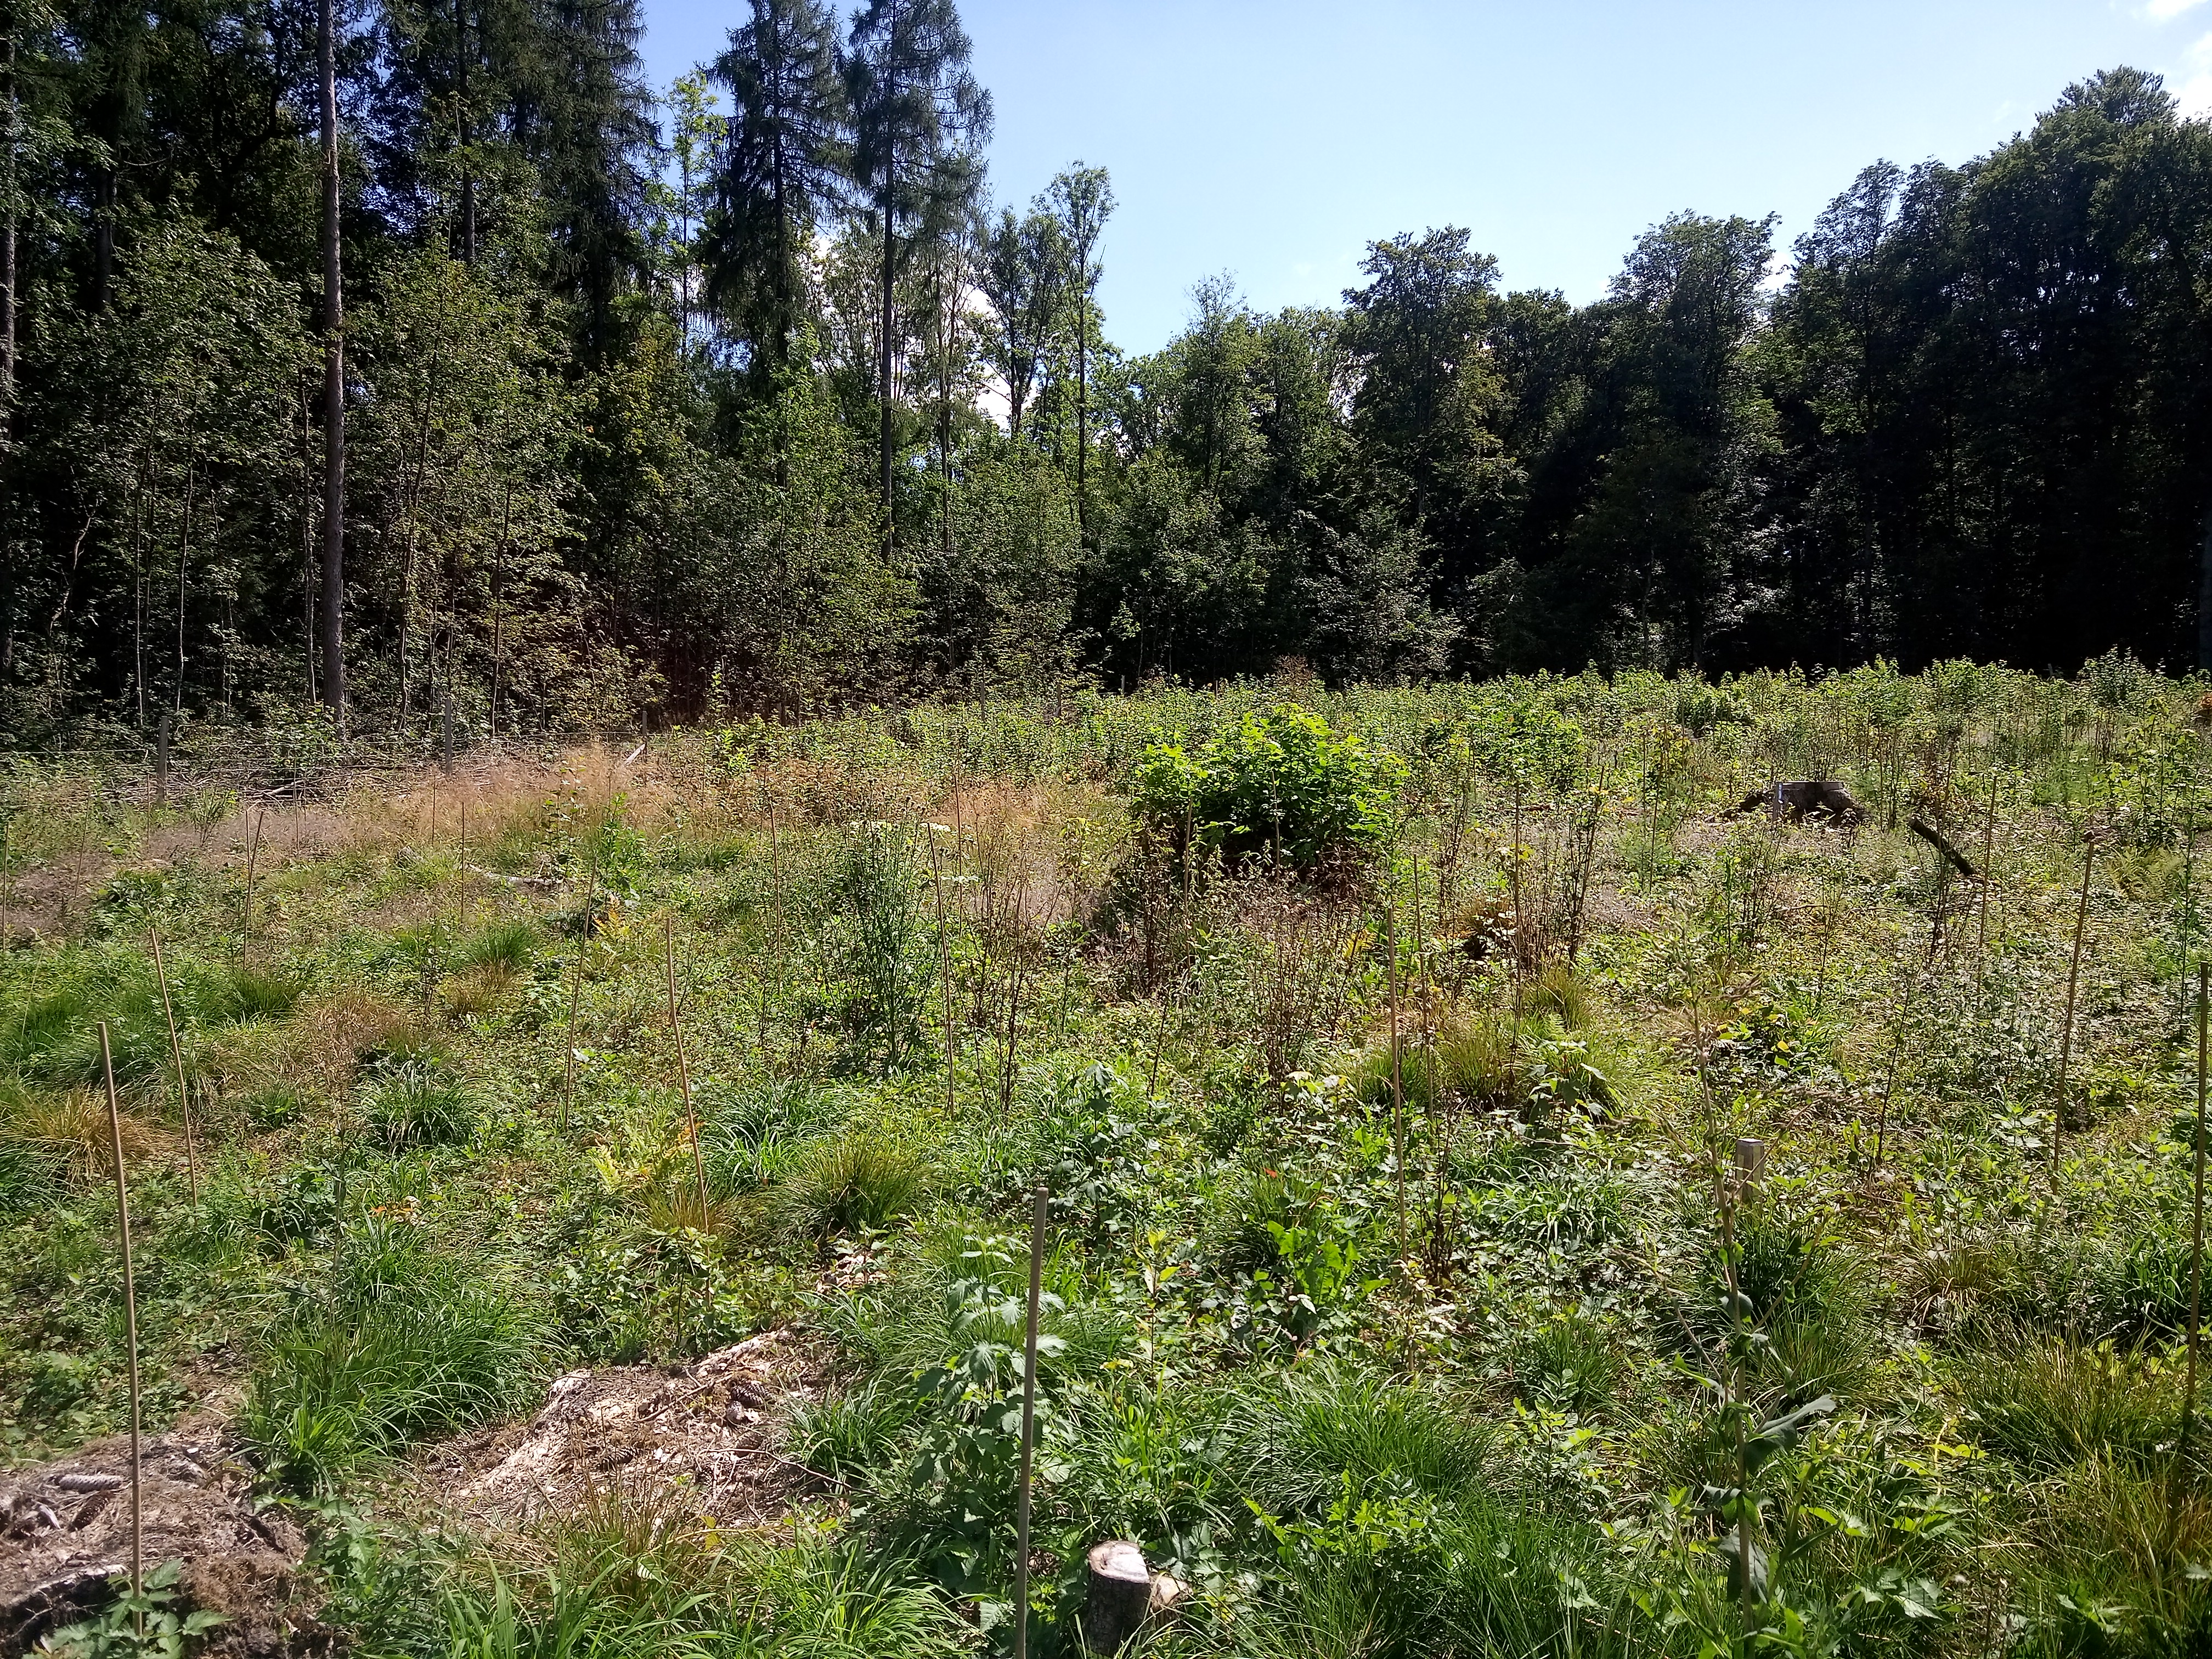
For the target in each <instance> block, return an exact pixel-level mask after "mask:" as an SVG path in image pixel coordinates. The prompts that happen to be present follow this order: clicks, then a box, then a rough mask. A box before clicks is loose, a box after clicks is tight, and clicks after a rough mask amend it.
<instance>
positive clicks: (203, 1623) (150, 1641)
mask: <svg viewBox="0 0 2212 1659" xmlns="http://www.w3.org/2000/svg"><path fill="white" fill-rule="evenodd" d="M184 1566H185V1564H184V1563H183V1562H182V1561H176V1560H170V1561H164V1562H162V1563H161V1565H159V1566H157V1567H155V1569H154V1570H153V1571H151V1572H149V1573H148V1574H147V1575H146V1577H145V1579H144V1581H143V1583H141V1584H140V1585H139V1586H138V1587H137V1589H135V1590H134V1589H132V1588H131V1581H130V1579H129V1578H128V1577H122V1578H118V1579H116V1580H115V1581H114V1583H113V1589H114V1590H115V1592H116V1594H115V1599H114V1600H113V1601H111V1602H109V1603H108V1604H107V1606H106V1608H105V1609H103V1610H102V1611H101V1612H100V1613H99V1615H98V1616H97V1617H95V1618H92V1619H88V1620H84V1621H82V1623H79V1624H74V1625H65V1626H63V1627H62V1628H61V1629H59V1630H58V1631H56V1632H53V1633H52V1635H50V1636H48V1637H46V1638H45V1639H44V1640H43V1641H41V1642H40V1644H39V1647H40V1652H42V1653H54V1654H60V1655H64V1656H67V1659H185V1655H187V1654H188V1653H190V1652H191V1651H192V1650H193V1649H194V1648H195V1647H196V1646H197V1644H198V1641H199V1638H202V1637H204V1636H205V1635H206V1634H207V1633H208V1632H210V1631H211V1630H216V1629H217V1628H219V1627H221V1626H224V1625H227V1624H228V1623H230V1617H229V1615H228V1613H216V1612H214V1611H212V1610H210V1609H209V1608H205V1607H196V1608H193V1609H192V1610H191V1611H190V1612H185V1611H183V1610H182V1609H179V1607H176V1606H175V1605H174V1604H175V1602H176V1600H177V1595H178V1591H177V1581H178V1579H179V1577H182V1576H183V1573H184Z"/></svg>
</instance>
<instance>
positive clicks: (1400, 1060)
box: [1386, 884, 1412, 1262]
mask: <svg viewBox="0 0 2212 1659" xmlns="http://www.w3.org/2000/svg"><path fill="white" fill-rule="evenodd" d="M1389 904H1390V910H1389V915H1390V922H1389V936H1388V944H1387V947H1386V948H1387V949H1388V950H1389V953H1390V1134H1391V1139H1393V1140H1394V1141H1395V1143H1396V1146H1395V1152H1394V1156H1395V1158H1396V1160H1397V1165H1398V1260H1399V1261H1401V1262H1402V1261H1405V1260H1406V1258H1407V1253H1408V1251H1409V1250H1410V1249H1411V1248H1412V1247H1411V1244H1410V1243H1409V1241H1408V1240H1407V1236H1406V1073H1405V1054H1404V1049H1403V1047H1402V1045H1401V1042H1400V1038H1399V1025H1398V895H1397V893H1396V891H1395V884H1394V888H1393V891H1392V892H1391V894H1390V900H1389Z"/></svg>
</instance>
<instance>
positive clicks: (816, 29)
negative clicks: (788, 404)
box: [703, 0, 850, 375]
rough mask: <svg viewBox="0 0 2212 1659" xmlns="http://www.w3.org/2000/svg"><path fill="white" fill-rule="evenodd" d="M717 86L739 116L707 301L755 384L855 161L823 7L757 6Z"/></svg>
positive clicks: (710, 238) (712, 244)
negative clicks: (736, 341)
mask: <svg viewBox="0 0 2212 1659" xmlns="http://www.w3.org/2000/svg"><path fill="white" fill-rule="evenodd" d="M752 3H753V15H752V21H750V23H748V24H746V25H745V26H744V27H742V28H738V29H733V30H732V31H731V33H730V44H729V46H728V47H727V49H726V50H725V51H724V52H723V53H722V54H721V56H720V57H719V58H716V59H715V60H714V78H715V79H716V80H717V81H719V82H720V83H721V84H722V85H723V86H725V87H727V88H729V90H730V96H731V101H732V105H733V106H734V108H733V109H732V113H731V116H730V127H729V137H728V140H727V142H726V143H725V144H724V145H723V147H722V151H721V163H722V164H721V168H720V172H719V173H718V174H717V176H716V177H715V179H714V198H713V205H712V207H711V208H710V210H709V211H708V217H707V224H706V229H705V234H704V244H705V246H704V249H703V254H704V259H705V263H706V266H707V297H708V302H709V303H710V304H712V305H713V306H714V307H715V308H716V309H717V310H718V311H719V312H720V313H721V314H722V315H723V316H724V317H726V319H729V321H730V322H731V324H732V325H733V326H734V328H735V329H736V331H737V332H738V337H740V338H741V339H742V340H744V343H745V344H746V347H747V349H748V354H749V356H750V361H751V364H752V367H753V368H754V370H755V371H756V373H757V374H762V375H773V374H777V373H780V372H781V370H782V368H783V367H784V365H785V363H786V362H787V361H788V357H789V352H790V345H791V339H792V337H793V334H794V333H795V332H797V331H798V330H799V326H800V325H801V322H802V319H804V317H805V311H806V303H805V296H806V276H805V266H806V262H807V258H808V255H809V253H810V252H811V248H812V246H813V241H814V235H815V231H816V229H817V227H818V226H819V225H820V224H821V222H822V221H823V218H824V217H825V216H827V214H828V213H829V211H830V210H832V209H833V208H835V207H836V205H837V204H838V201H839V197H840V191H841V188H842V176H843V171H844V169H845V167H846V166H847V165H848V161H849V159H850V145H849V143H848V138H847V134H846V127H845V88H844V82H843V81H842V79H841V78H840V76H839V74H838V66H837V36H836V22H835V21H834V20H833V19H832V17H831V15H830V14H829V9H827V8H826V7H824V6H823V5H822V4H820V3H819V0H752Z"/></svg>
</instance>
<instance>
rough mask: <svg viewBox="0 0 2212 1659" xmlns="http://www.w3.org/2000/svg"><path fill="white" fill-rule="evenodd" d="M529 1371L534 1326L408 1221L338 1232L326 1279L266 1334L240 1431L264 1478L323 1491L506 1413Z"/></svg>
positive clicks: (538, 1366) (522, 1392)
mask: <svg viewBox="0 0 2212 1659" xmlns="http://www.w3.org/2000/svg"><path fill="white" fill-rule="evenodd" d="M542 1375H543V1349H542V1346H541V1343H540V1339H539V1335H538V1330H537V1328H536V1326H535V1324H534V1322H533V1321H532V1318H531V1317H530V1316H529V1315H528V1314H527V1313H526V1312H525V1310H523V1308H522V1307H521V1306H520V1304H518V1303H517V1302H516V1301H514V1300H513V1298H512V1297H510V1296H509V1295H508V1294H507V1293H506V1292H505V1291H502V1290H501V1289H500V1288H499V1287H498V1286H497V1285H494V1284H488V1283H486V1282H484V1281H483V1279H482V1278H481V1276H479V1275H478V1274H477V1273H473V1272H471V1270H470V1267H469V1266H468V1264H465V1263H463V1262H460V1261H453V1260H452V1259H449V1258H445V1257H441V1256H439V1255H436V1254H435V1253H434V1252H433V1251H431V1250H430V1249H428V1247H427V1246H426V1245H425V1244H424V1243H422V1241H421V1240H420V1239H418V1238H416V1237H414V1236H413V1224H411V1223H410V1222H408V1221H406V1220H404V1219H400V1220H391V1219H387V1218H384V1217H380V1216H377V1215H374V1214H372V1215H369V1216H368V1217H366V1218H363V1219H362V1221H361V1222H359V1223H358V1224H356V1225H353V1226H351V1227H349V1229H348V1231H347V1233H346V1236H345V1237H344V1239H343V1242H342V1243H341V1245H340V1247H339V1250H338V1254H337V1258H336V1260H335V1261H334V1262H333V1264H332V1268H331V1278H330V1282H329V1283H328V1285H326V1286H325V1289H324V1290H323V1291H321V1293H320V1294H319V1295H318V1296H316V1297H313V1298H312V1299H310V1300H309V1301H307V1302H306V1303H305V1304H302V1305H301V1307H300V1308H299V1309H298V1310H296V1311H295V1312H294V1313H293V1314H291V1315H290V1316H288V1317H287V1318H286V1319H285V1320H284V1321H283V1322H281V1323H280V1324H279V1325H278V1327H277V1328H276V1330H275V1331H274V1333H272V1334H271V1336H270V1340H269V1342H268V1345H267V1351H266V1352H265V1353H264V1355H263V1357H262V1358H261V1359H260V1361H259V1362H258V1364H257V1366H256V1368H255V1370H254V1374H253V1378H252V1383H251V1385H250V1387H249V1389H248V1390H247V1394H246V1405H245V1408H244V1411H243V1413H242V1414H241V1419H240V1426H241V1430H242V1432H243V1433H244V1435H245V1437H246V1443H247V1444H248V1445H249V1446H251V1447H252V1449H253V1452H254V1455H256V1456H257V1457H258V1459H259V1460H260V1461H261V1462H262V1464H263V1466H264V1468H266V1469H267V1471H268V1473H269V1475H270V1479H272V1480H275V1481H276V1482H278V1483H279V1484H281V1485H283V1486H286V1487H288V1488H289V1489H291V1490H293V1491H295V1492H316V1491H324V1490H328V1489H329V1488H331V1486H333V1485H334V1484H335V1483H336V1482H337V1481H338V1480H342V1479H343V1478H344V1477H345V1476H346V1475H348V1474H350V1473H351V1472H352V1471H354V1470H355V1469H356V1468H360V1467H361V1466H362V1465H363V1464H364V1463H367V1462H371V1461H373V1460H376V1459H380V1458H385V1457H389V1456H392V1455H395V1454H397V1453H398V1452H399V1451H400V1450H402V1449H404V1447H405V1446H406V1445H407V1444H408V1443H409V1442H410V1441H411V1440H413V1439H415V1438H416V1437H420V1436H422V1435H427V1434H439V1433H446V1432H450V1431H453V1430H454V1429H457V1428H461V1427H464V1426H466V1425H469V1424H471V1423H474V1422H477V1421H479V1420H481V1419H483V1418H485V1417H488V1416H491V1415H495V1414H496V1413H499V1412H501V1411H504V1410H509V1409H512V1408H513V1407H515V1406H516V1405H518V1404H520V1402H521V1401H524V1400H526V1399H527V1398H528V1397H529V1395H530V1393H531V1392H532V1390H533V1389H535V1387H536V1386H537V1384H538V1380H539V1378H540V1376H542Z"/></svg>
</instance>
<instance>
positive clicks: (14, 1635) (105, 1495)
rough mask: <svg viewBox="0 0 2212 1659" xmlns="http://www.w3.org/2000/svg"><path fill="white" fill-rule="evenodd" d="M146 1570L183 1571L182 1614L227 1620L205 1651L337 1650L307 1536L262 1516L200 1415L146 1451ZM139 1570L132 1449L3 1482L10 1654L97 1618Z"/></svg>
mask: <svg viewBox="0 0 2212 1659" xmlns="http://www.w3.org/2000/svg"><path fill="white" fill-rule="evenodd" d="M142 1448H143V1449H142V1455H141V1457H140V1464H141V1476H140V1486H139V1505H140V1522H139V1524H140V1529H141V1534H142V1538H143V1561H144V1565H145V1571H147V1572H148V1573H149V1574H151V1573H152V1572H153V1571H154V1569H155V1568H156V1567H158V1566H159V1565H161V1564H162V1563H163V1562H165V1561H171V1560H176V1561H181V1562H183V1563H184V1572H183V1575H182V1577H181V1578H180V1579H179V1584H178V1605H179V1606H180V1607H185V1608H191V1609H200V1608H204V1609H206V1610H208V1611H210V1612H214V1613H222V1614H223V1615H224V1616H225V1617H226V1619H227V1620H228V1623H226V1624H224V1625H222V1626H218V1627H217V1628H216V1629H215V1630H214V1631H212V1632H210V1633H209V1636H208V1638H206V1642H205V1644H204V1646H203V1647H201V1648H200V1649H199V1650H198V1651H200V1652H202V1653H204V1654H208V1655H217V1656H237V1659H245V1656H252V1659H267V1656H276V1655H287V1656H289V1655H304V1654H310V1653H321V1652H325V1651H327V1650H328V1649H329V1647H330V1638H329V1637H328V1634H327V1632H325V1631H324V1630H323V1628H322V1627H321V1626H319V1624H318V1623H317V1621H316V1620H315V1617H314V1611H315V1609H314V1603H313V1596H312V1595H311V1594H310V1592H309V1590H308V1587H307V1584H306V1583H304V1582H303V1581H302V1580H301V1577H300V1576H299V1572H298V1569H299V1566H300V1564H301V1560H302V1559H304V1558H305V1556H306V1554H307V1539H306V1537H305V1536H304V1535H303V1534H301V1531H300V1529H299V1528H298V1527H297V1526H295V1524H294V1523H293V1522H291V1520H290V1519H289V1517H287V1516H285V1514H284V1513H283V1510H280V1509H276V1508H274V1507H270V1508H266V1509H261V1510H257V1509H256V1508H255V1507H254V1505H253V1503H252V1498H251V1492H250V1488H251V1486H252V1476H251V1474H249V1473H248V1471H247V1470H246V1467H245V1465H244V1464H243V1463H242V1462H240V1459H239V1456H238V1448H237V1446H236V1444H235V1443H234V1442H233V1441H232V1440H231V1439H230V1438H229V1437H228V1434H227V1432H226V1431H225V1430H224V1428H223V1427H222V1424H221V1423H220V1422H219V1421H218V1420H216V1419H212V1418H209V1417H205V1416H201V1417H197V1418H193V1419H187V1420H185V1421H184V1422H181V1423H179V1425H177V1427H176V1428H175V1429H174V1430H173V1431H171V1432H169V1433H167V1434H163V1435H155V1436H151V1437H147V1438H146V1439H144V1440H143V1442H142ZM130 1571H131V1441H130V1437H128V1436H125V1435H118V1436H114V1437H110V1438H108V1439H106V1440H96V1441H94V1442H91V1443H88V1444H87V1445H84V1446H82V1447H80V1448H78V1449H76V1451H74V1452H72V1453H70V1455H68V1456H67V1457H63V1458H58V1459H56V1460H55V1461H53V1462H47V1463H35V1464H30V1465H27V1466H26V1467H23V1468H16V1469H12V1470H9V1471H8V1472H7V1473H6V1474H0V1655H6V1656H14V1655H17V1654H22V1653H27V1652H29V1651H30V1650H33V1648H35V1647H36V1646H37V1644H38V1642H39V1639H40V1638H41V1637H43V1636H46V1635H47V1634H48V1633H50V1632H52V1631H55V1630H58V1629H59V1628H60V1627H61V1626H64V1625H68V1624H72V1623H74V1622H76V1620H81V1619H83V1618H86V1617H88V1616H89V1615H90V1614H92V1613H96V1612H97V1611H99V1610H100V1608H101V1607H105V1606H106V1605H107V1603H108V1602H109V1601H111V1600H112V1595H113V1592H112V1589H110V1585H111V1583H112V1581H113V1580H114V1579H116V1578H117V1577H123V1576H127V1575H128V1574H129V1572H130Z"/></svg>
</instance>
